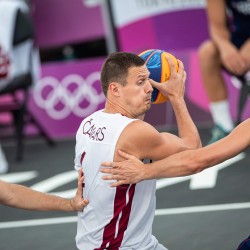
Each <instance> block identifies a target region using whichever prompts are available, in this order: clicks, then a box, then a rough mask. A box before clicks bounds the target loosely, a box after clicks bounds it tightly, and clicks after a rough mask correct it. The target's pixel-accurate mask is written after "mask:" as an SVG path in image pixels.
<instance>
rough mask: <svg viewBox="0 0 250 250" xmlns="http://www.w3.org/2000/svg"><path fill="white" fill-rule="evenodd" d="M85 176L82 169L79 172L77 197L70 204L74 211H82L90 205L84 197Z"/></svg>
mask: <svg viewBox="0 0 250 250" xmlns="http://www.w3.org/2000/svg"><path fill="white" fill-rule="evenodd" d="M83 184H84V174H83V172H82V169H80V170H79V171H78V186H77V191H76V195H75V197H74V198H73V199H72V200H70V204H71V206H72V209H73V210H74V211H82V210H83V209H84V207H86V206H87V205H88V204H89V201H88V200H87V199H84V197H83Z"/></svg>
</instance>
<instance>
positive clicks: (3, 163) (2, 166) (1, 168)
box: [0, 145, 9, 174]
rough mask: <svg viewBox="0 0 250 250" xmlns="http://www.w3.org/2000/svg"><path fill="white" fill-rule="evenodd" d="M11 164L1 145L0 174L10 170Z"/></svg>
mask: <svg viewBox="0 0 250 250" xmlns="http://www.w3.org/2000/svg"><path fill="white" fill-rule="evenodd" d="M8 168H9V164H8V162H7V160H6V157H5V154H4V152H3V150H2V147H1V145H0V174H5V173H6V172H7V171H8Z"/></svg>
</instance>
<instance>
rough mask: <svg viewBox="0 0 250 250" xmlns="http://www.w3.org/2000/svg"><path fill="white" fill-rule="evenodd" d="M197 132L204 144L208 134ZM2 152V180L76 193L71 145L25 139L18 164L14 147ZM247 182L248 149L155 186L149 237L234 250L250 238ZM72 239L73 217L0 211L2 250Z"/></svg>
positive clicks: (67, 245) (54, 248) (68, 248)
mask: <svg viewBox="0 0 250 250" xmlns="http://www.w3.org/2000/svg"><path fill="white" fill-rule="evenodd" d="M199 130H200V133H201V137H202V139H203V141H204V142H205V141H207V140H208V137H209V130H208V129H206V128H202V129H199ZM239 140H240V138H239ZM3 148H4V150H5V151H6V155H7V158H8V160H9V162H10V165H11V171H10V173H8V174H6V175H0V178H1V179H3V180H6V181H9V182H16V183H20V184H23V185H27V186H30V187H33V188H36V189H38V190H41V191H43V192H49V193H56V194H58V195H61V196H65V197H67V196H68V197H70V196H71V195H72V193H74V192H75V187H76V184H77V183H76V178H77V175H76V173H75V171H74V170H73V159H74V140H73V139H72V140H62V141H58V142H57V145H56V146H55V147H49V146H48V145H47V144H46V143H45V142H44V141H42V140H36V139H35V140H33V139H32V140H29V139H27V140H26V143H25V153H24V160H23V162H22V163H16V162H15V160H14V159H12V158H14V157H13V151H14V150H15V146H14V144H13V142H11V141H9V140H4V141H3ZM249 180H250V149H248V150H246V151H245V152H243V153H241V154H239V155H237V156H236V157H234V158H232V159H230V160H228V161H226V162H224V163H222V164H220V165H217V166H215V167H214V168H211V169H209V170H206V171H204V172H202V173H199V174H196V175H194V176H189V177H179V178H170V179H161V180H158V183H157V193H156V195H157V210H156V214H155V220H154V224H153V234H154V235H155V236H156V237H157V239H158V240H159V241H160V242H161V243H162V244H163V245H165V246H166V247H168V249H169V250H234V249H236V248H237V246H238V244H239V243H240V242H241V241H242V240H243V239H244V238H246V237H247V236H248V235H249V234H250V181H249ZM75 234H76V214H75V213H63V212H61V213H59V212H31V211H23V210H18V209H14V208H8V207H5V206H0V250H33V249H36V250H45V249H46V250H74V249H76V246H75V241H74V238H75Z"/></svg>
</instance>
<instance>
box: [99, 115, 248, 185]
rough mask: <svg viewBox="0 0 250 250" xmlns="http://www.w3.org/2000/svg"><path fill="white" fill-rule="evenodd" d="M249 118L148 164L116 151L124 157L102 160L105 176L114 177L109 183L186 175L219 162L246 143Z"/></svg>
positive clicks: (242, 147)
mask: <svg viewBox="0 0 250 250" xmlns="http://www.w3.org/2000/svg"><path fill="white" fill-rule="evenodd" d="M249 130H250V119H247V120H246V121H244V122H242V123H241V124H240V125H238V126H237V127H236V128H235V129H234V130H233V131H232V132H231V133H230V134H229V135H228V136H227V137H225V138H223V139H221V140H220V141H217V142H215V143H213V144H211V145H209V146H206V147H203V148H200V149H196V150H187V151H183V152H180V153H177V154H174V155H172V156H170V157H167V158H165V159H163V160H160V161H156V162H153V163H151V164H143V163H142V162H141V161H139V160H138V159H137V158H136V157H134V156H131V155H128V154H126V153H124V152H119V153H120V155H121V156H122V157H124V158H125V159H126V160H125V161H122V162H106V163H102V166H106V167H107V168H102V169H101V172H103V173H106V174H109V175H106V176H104V177H103V179H106V180H117V182H115V183H113V184H112V186H118V185H121V184H128V183H136V182H139V181H142V180H146V179H155V178H163V177H177V176H186V175H191V174H195V173H198V172H200V171H202V170H204V169H206V168H209V167H211V166H214V165H215V164H219V163H221V162H223V161H225V160H227V159H229V158H231V157H233V156H235V155H237V154H238V153H240V152H241V151H243V150H244V149H245V148H247V147H249V146H250V134H249Z"/></svg>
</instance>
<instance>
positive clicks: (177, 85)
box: [149, 57, 186, 101]
mask: <svg viewBox="0 0 250 250" xmlns="http://www.w3.org/2000/svg"><path fill="white" fill-rule="evenodd" d="M167 59H168V63H169V67H170V77H169V80H167V81H166V82H163V83H158V82H156V81H154V80H152V79H150V80H149V81H150V83H151V85H152V86H153V87H155V88H157V89H158V90H159V91H160V92H161V93H162V94H163V95H164V96H165V97H167V98H168V99H169V100H170V101H172V100H174V99H176V98H177V99H179V98H183V97H184V93H185V81H186V71H185V70H184V65H183V63H182V62H181V61H180V60H177V61H178V64H179V69H178V72H176V68H175V64H174V61H173V59H172V58H171V57H167Z"/></svg>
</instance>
